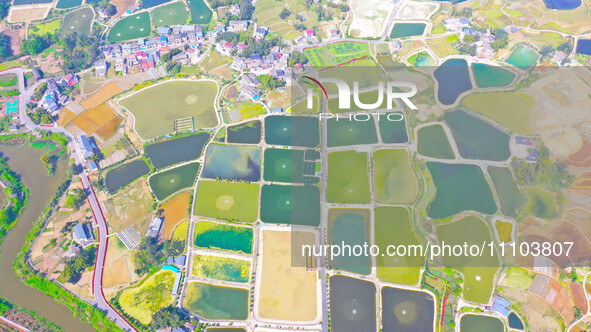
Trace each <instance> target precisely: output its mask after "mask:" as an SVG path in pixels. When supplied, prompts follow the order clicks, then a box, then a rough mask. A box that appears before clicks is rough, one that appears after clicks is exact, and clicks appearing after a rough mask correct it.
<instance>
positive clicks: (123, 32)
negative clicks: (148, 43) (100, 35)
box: [107, 12, 152, 43]
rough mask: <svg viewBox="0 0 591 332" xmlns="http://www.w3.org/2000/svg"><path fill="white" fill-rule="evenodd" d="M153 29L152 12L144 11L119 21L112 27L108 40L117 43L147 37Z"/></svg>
mask: <svg viewBox="0 0 591 332" xmlns="http://www.w3.org/2000/svg"><path fill="white" fill-rule="evenodd" d="M151 31H152V27H151V22H150V14H148V12H142V13H139V14H135V15H131V16H127V17H125V18H123V19H121V20H120V21H117V23H115V25H113V27H112V28H111V31H109V35H108V37H107V40H108V41H109V42H110V43H116V42H122V41H125V40H130V39H137V38H142V37H147V36H149V35H150V33H151Z"/></svg>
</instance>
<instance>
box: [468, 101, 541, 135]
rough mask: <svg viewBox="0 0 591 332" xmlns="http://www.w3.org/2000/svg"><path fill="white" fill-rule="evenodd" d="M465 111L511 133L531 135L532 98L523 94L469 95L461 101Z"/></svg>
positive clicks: (532, 131) (532, 132)
mask: <svg viewBox="0 0 591 332" xmlns="http://www.w3.org/2000/svg"><path fill="white" fill-rule="evenodd" d="M462 106H463V107H465V108H466V109H469V110H471V111H474V112H476V113H479V114H482V115H484V116H485V117H487V118H489V119H491V120H493V121H496V122H498V123H499V124H501V125H502V126H504V127H506V128H507V129H509V130H510V131H512V132H516V133H518V134H523V135H533V134H534V133H535V132H534V130H533V129H532V127H531V125H530V118H531V115H532V112H533V107H534V98H533V97H532V96H529V95H526V94H525V93H523V92H520V91H516V92H491V93H476V94H470V95H468V96H467V97H466V98H464V99H463V100H462Z"/></svg>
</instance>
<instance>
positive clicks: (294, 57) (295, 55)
mask: <svg viewBox="0 0 591 332" xmlns="http://www.w3.org/2000/svg"><path fill="white" fill-rule="evenodd" d="M297 63H301V64H305V63H308V58H307V57H306V56H305V55H304V53H302V52H300V51H293V52H292V53H291V55H290V56H289V65H290V66H293V65H295V64H297Z"/></svg>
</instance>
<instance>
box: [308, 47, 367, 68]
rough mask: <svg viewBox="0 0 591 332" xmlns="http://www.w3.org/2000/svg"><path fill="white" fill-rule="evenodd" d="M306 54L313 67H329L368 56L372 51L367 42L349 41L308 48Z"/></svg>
mask: <svg viewBox="0 0 591 332" xmlns="http://www.w3.org/2000/svg"><path fill="white" fill-rule="evenodd" d="M304 55H305V56H306V58H307V59H308V61H310V64H311V65H312V66H313V67H327V66H339V65H342V64H344V63H347V62H351V61H354V60H356V59H361V58H365V57H368V56H369V55H370V52H369V45H368V44H366V43H359V42H350V41H347V42H337V43H332V44H328V45H326V46H316V47H310V48H306V49H304Z"/></svg>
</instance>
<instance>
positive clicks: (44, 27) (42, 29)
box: [29, 20, 62, 36]
mask: <svg viewBox="0 0 591 332" xmlns="http://www.w3.org/2000/svg"><path fill="white" fill-rule="evenodd" d="M61 26H62V24H61V20H53V21H49V22H45V23H39V24H31V25H30V26H29V36H33V35H40V36H42V35H45V34H46V33H50V34H54V33H56V32H58V31H59V30H60V28H61Z"/></svg>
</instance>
